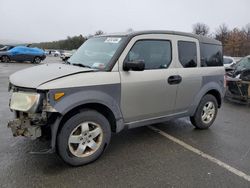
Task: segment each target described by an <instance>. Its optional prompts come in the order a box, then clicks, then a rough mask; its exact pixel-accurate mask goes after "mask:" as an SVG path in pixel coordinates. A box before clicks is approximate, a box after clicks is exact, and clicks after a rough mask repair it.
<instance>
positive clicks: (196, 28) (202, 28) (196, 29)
mask: <svg viewBox="0 0 250 188" xmlns="http://www.w3.org/2000/svg"><path fill="white" fill-rule="evenodd" d="M193 33H194V34H197V35H203V36H208V33H209V27H208V26H207V25H206V24H204V23H196V24H194V25H193Z"/></svg>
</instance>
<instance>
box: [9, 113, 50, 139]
mask: <svg viewBox="0 0 250 188" xmlns="http://www.w3.org/2000/svg"><path fill="white" fill-rule="evenodd" d="M15 113H16V117H15V119H14V120H11V121H9V122H8V125H7V127H8V128H10V129H11V131H12V134H13V136H14V137H16V136H24V137H28V138H30V139H32V140H35V139H37V138H39V137H41V136H42V128H41V127H42V126H44V125H46V124H47V116H46V114H45V113H38V114H28V113H23V112H15Z"/></svg>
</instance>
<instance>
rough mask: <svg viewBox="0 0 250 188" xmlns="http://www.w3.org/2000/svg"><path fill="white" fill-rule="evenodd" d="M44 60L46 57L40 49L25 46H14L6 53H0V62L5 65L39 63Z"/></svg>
mask: <svg viewBox="0 0 250 188" xmlns="http://www.w3.org/2000/svg"><path fill="white" fill-rule="evenodd" d="M45 58H46V55H45V52H44V51H43V50H42V49H39V48H30V47H27V46H16V47H14V48H12V49H10V50H8V51H0V60H1V62H5V63H8V62H10V61H18V62H23V61H30V62H32V63H41V61H42V60H44V59H45Z"/></svg>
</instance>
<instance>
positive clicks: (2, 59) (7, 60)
mask: <svg viewBox="0 0 250 188" xmlns="http://www.w3.org/2000/svg"><path fill="white" fill-rule="evenodd" d="M1 61H2V62H3V63H9V62H10V58H9V57H8V56H7V55H4V56H2V57H1Z"/></svg>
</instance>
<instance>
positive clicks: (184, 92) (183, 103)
mask: <svg viewBox="0 0 250 188" xmlns="http://www.w3.org/2000/svg"><path fill="white" fill-rule="evenodd" d="M176 42H177V43H176V44H177V52H178V60H177V67H178V68H177V74H178V75H180V76H181V78H182V82H181V83H180V84H179V85H178V92H177V97H176V106H175V110H176V111H177V112H179V113H180V112H184V113H185V112H187V111H188V109H189V107H190V105H192V104H193V102H194V100H195V97H196V95H197V94H198V92H199V90H200V89H201V85H202V75H203V74H204V72H203V71H204V70H201V69H200V50H199V48H200V47H199V41H198V40H197V39H195V38H191V37H184V36H179V38H178V39H177V41H176Z"/></svg>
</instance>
